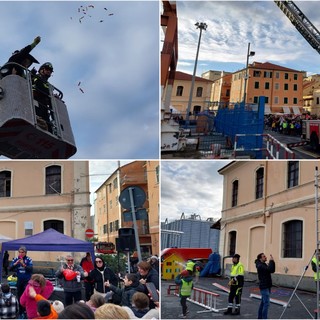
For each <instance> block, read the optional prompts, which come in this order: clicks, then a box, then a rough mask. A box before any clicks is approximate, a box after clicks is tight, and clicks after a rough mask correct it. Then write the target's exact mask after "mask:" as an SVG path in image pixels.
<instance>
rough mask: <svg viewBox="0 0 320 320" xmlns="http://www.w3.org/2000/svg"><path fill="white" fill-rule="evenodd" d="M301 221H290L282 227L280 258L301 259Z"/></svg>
mask: <svg viewBox="0 0 320 320" xmlns="http://www.w3.org/2000/svg"><path fill="white" fill-rule="evenodd" d="M302 231H303V222H302V221H301V220H290V221H287V222H285V223H283V225H282V256H283V258H302V240H303V239H302V236H303V234H302Z"/></svg>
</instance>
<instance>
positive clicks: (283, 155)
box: [234, 134, 295, 159]
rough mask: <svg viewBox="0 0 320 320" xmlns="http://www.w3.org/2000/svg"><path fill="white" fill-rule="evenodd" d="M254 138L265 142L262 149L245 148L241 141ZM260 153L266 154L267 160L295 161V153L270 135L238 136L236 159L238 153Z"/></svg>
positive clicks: (235, 147)
mask: <svg viewBox="0 0 320 320" xmlns="http://www.w3.org/2000/svg"><path fill="white" fill-rule="evenodd" d="M250 136H253V137H256V138H260V139H261V140H263V146H261V147H260V148H255V147H252V146H251V147H247V148H245V147H244V144H243V143H242V142H241V139H244V140H247V138H248V137H250ZM250 151H251V152H259V154H262V153H263V152H264V153H265V157H266V158H272V159H295V153H294V152H293V151H292V150H290V149H289V148H288V147H287V146H285V145H284V144H283V143H281V142H280V141H278V140H277V139H275V138H274V137H273V136H271V135H270V134H236V137H235V143H234V157H235V158H236V156H237V152H242V153H243V152H250Z"/></svg>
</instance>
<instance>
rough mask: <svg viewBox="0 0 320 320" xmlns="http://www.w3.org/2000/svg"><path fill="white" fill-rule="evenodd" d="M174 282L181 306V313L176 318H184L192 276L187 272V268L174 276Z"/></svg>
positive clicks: (186, 311) (190, 290) (191, 285)
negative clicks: (177, 287) (177, 289)
mask: <svg viewBox="0 0 320 320" xmlns="http://www.w3.org/2000/svg"><path fill="white" fill-rule="evenodd" d="M175 283H176V284H177V285H179V296H180V304H181V307H182V314H180V315H179V316H178V318H182V319H185V318H186V317H187V314H188V313H189V310H188V307H187V299H188V298H189V297H190V296H191V292H192V289H193V277H192V276H191V275H190V274H189V271H188V270H183V271H182V272H181V273H180V274H179V275H177V276H176V278H175Z"/></svg>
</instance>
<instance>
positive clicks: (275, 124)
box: [264, 114, 313, 137]
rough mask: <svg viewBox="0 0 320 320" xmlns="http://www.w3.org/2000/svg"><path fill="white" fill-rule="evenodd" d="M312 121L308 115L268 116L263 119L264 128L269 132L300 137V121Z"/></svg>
mask: <svg viewBox="0 0 320 320" xmlns="http://www.w3.org/2000/svg"><path fill="white" fill-rule="evenodd" d="M309 119H313V116H310V115H309V114H302V115H286V114H284V115H275V114H269V115H266V116H265V118H264V127H265V129H266V130H268V131H271V132H277V133H281V134H285V135H291V136H299V137H300V136H301V135H302V121H303V120H309Z"/></svg>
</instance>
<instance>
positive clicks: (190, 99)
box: [186, 22, 208, 126]
mask: <svg viewBox="0 0 320 320" xmlns="http://www.w3.org/2000/svg"><path fill="white" fill-rule="evenodd" d="M195 26H196V27H197V29H200V34H199V40H198V48H197V54H196V60H195V62H194V69H193V75H192V81H191V89H190V95H189V101H188V107H187V114H186V126H188V125H189V113H190V110H191V104H192V96H193V88H194V82H195V78H196V72H197V64H198V56H199V50H200V42H201V35H202V30H206V29H207V27H208V26H207V24H206V23H204V22H200V23H199V22H197V23H196V24H195Z"/></svg>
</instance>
